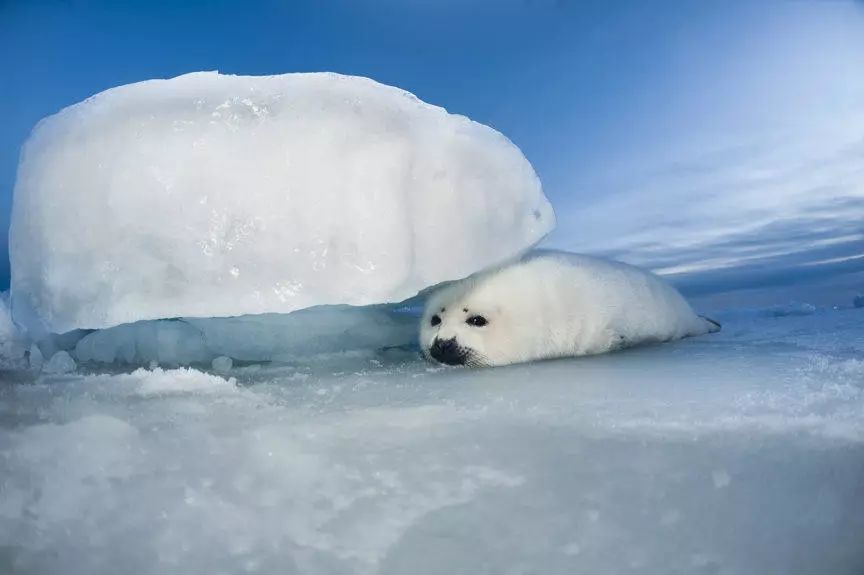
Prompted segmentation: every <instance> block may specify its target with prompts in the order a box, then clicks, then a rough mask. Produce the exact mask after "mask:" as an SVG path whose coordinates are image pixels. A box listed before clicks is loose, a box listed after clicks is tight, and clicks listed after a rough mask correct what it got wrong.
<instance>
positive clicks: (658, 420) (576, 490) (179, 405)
mask: <svg viewBox="0 0 864 575" xmlns="http://www.w3.org/2000/svg"><path fill="white" fill-rule="evenodd" d="M844 303H845V304H846V308H845V309H839V310H834V309H831V308H818V309H816V310H815V311H814V312H813V313H809V314H806V315H795V314H792V315H773V314H769V313H766V312H765V311H764V309H770V307H768V308H763V309H761V310H759V309H754V310H751V311H749V312H747V313H739V312H737V311H734V310H729V311H724V310H714V311H713V312H712V313H714V312H716V313H715V315H716V317H717V319H718V320H720V321H722V322H723V323H724V329H723V331H722V332H720V333H718V334H716V335H714V336H712V337H707V338H692V339H686V340H681V341H676V342H672V343H667V344H663V345H657V346H651V347H643V348H638V349H631V350H627V351H623V352H618V353H612V354H606V355H601V356H593V357H587V358H570V359H563V360H557V361H547V362H541V363H535V364H525V365H520V366H513V367H507V368H498V369H484V370H469V369H458V368H446V367H434V366H430V365H429V364H427V363H426V362H424V361H423V360H422V359H420V358H419V356H418V354H416V353H410V352H404V351H398V350H396V351H394V350H390V351H388V352H387V353H381V354H376V355H375V356H364V355H357V356H344V355H340V354H337V355H334V356H332V357H330V358H326V357H325V358H319V360H317V361H312V360H309V361H306V362H303V361H298V362H295V363H294V364H292V365H278V366H276V365H260V364H252V365H250V364H245V365H240V364H239V363H235V365H234V366H233V367H232V368H231V369H230V371H229V372H228V373H225V374H212V373H207V372H205V371H202V370H196V369H188V368H181V369H160V368H156V369H152V370H149V369H137V370H135V371H133V372H131V373H120V374H111V375H109V374H103V375H86V374H83V373H80V372H79V373H75V374H67V375H63V376H54V375H47V374H43V376H42V377H40V378H39V379H38V380H36V381H35V382H33V383H32V384H28V385H8V384H3V383H0V422H2V427H0V469H2V470H3V471H2V478H3V481H2V489H0V541H2V547H0V572H3V573H16V574H21V575H28V574H31V573H32V574H37V573H63V574H67V575H78V574H81V575H83V574H87V575H100V574H103V573H104V574H113V573H116V572H117V569H118V565H121V566H122V570H123V572H124V573H128V574H129V575H138V574H145V573H166V574H173V573H216V572H219V573H246V572H249V573H255V572H257V573H285V574H302V575H306V574H309V575H317V574H320V573H329V574H334V575H338V574H342V573H344V574H360V575H364V574H367V575H371V574H380V575H387V574H394V575H395V574H405V573H411V574H417V575H423V574H430V575H431V574H433V573H451V574H466V575H467V574H472V575H473V574H477V573H544V574H547V575H557V574H562V575H564V574H571V573H635V574H644V575H656V574H687V575H690V574H729V575H733V574H734V575H763V574H765V573H783V574H784V575H811V574H813V573H831V574H832V575H859V574H860V573H861V572H862V567H864V548H862V546H861V541H862V540H864V514H862V513H861V512H860V510H861V508H862V504H864V494H862V492H861V480H862V472H864V468H862V462H864V361H862V359H861V358H862V357H864V330H862V329H861V321H862V318H864V311H862V310H861V309H855V308H852V307H851V306H850V305H849V301H848V299H847V300H844Z"/></svg>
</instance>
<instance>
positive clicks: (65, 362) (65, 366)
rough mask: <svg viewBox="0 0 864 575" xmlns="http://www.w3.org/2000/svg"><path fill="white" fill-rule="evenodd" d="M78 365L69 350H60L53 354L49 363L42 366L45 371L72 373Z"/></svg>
mask: <svg viewBox="0 0 864 575" xmlns="http://www.w3.org/2000/svg"><path fill="white" fill-rule="evenodd" d="M76 367H77V365H76V364H75V360H74V359H72V356H71V355H69V352H67V351H58V352H57V353H55V354H54V355H52V356H51V359H49V360H48V363H46V364H45V366H44V367H43V368H42V370H43V371H44V372H45V373H58V374H59V373H70V372H73V371H75V368H76Z"/></svg>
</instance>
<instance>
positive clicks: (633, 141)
mask: <svg viewBox="0 0 864 575" xmlns="http://www.w3.org/2000/svg"><path fill="white" fill-rule="evenodd" d="M0 69H2V77H4V78H5V80H4V82H3V89H2V90H0V110H4V111H5V112H6V118H5V119H4V123H3V128H2V130H0V228H2V229H4V230H5V229H6V228H7V227H8V218H9V207H10V203H11V193H12V188H13V186H14V178H15V168H16V164H17V158H18V153H19V148H20V146H21V144H22V143H23V141H24V140H25V139H26V137H27V134H28V133H29V131H30V130H31V128H32V127H33V125H34V124H35V123H36V122H37V121H38V120H39V119H40V118H41V117H44V116H46V115H48V114H51V113H54V112H56V111H58V110H60V109H61V108H63V107H64V106H67V105H69V104H73V103H75V102H77V101H79V100H82V99H84V98H86V97H87V96H90V95H92V94H94V93H96V92H99V91H101V90H104V89H106V88H109V87H112V86H116V85H119V84H124V83H129V82H134V81H138V80H144V79H148V78H164V77H171V76H175V75H178V74H182V73H185V72H190V71H194V70H214V69H216V70H220V71H222V72H225V73H236V74H275V73H284V72H294V71H317V70H329V71H336V72H342V73H347V74H358V75H364V76H369V77H372V78H374V79H376V80H378V81H381V82H384V83H387V84H393V85H396V86H399V87H402V88H404V89H407V90H409V91H411V92H414V93H415V94H417V95H418V96H419V97H420V98H422V99H424V100H426V101H428V102H431V103H434V104H437V105H441V106H444V107H445V108H447V109H448V110H450V111H452V112H457V113H462V114H466V115H468V116H470V117H472V118H473V119H476V120H478V121H481V122H484V123H488V124H490V125H492V126H494V127H495V128H497V129H499V130H500V131H502V132H504V133H505V134H506V135H507V136H509V137H510V138H511V139H512V140H513V141H514V142H515V143H516V144H517V145H519V146H520V147H521V148H522V150H523V151H524V152H525V154H526V156H527V157H528V158H529V159H530V160H531V162H532V163H533V164H534V166H535V168H536V169H537V171H538V173H539V174H540V176H541V179H542V180H543V182H544V187H545V190H546V193H547V195H548V196H549V198H550V200H551V201H552V203H553V205H554V206H555V207H556V211H557V212H558V216H559V229H558V230H556V232H554V233H553V235H552V236H551V237H550V238H549V240H548V243H549V245H552V246H555V247H563V248H568V249H575V250H582V251H591V252H600V253H607V254H611V255H615V256H617V257H620V258H623V259H626V260H630V261H634V262H636V263H642V264H645V265H649V266H651V267H653V268H655V269H661V270H664V271H666V272H667V273H673V274H674V273H683V274H691V275H692V274H697V275H698V274H699V273H705V274H707V275H706V276H705V277H715V278H716V275H717V273H718V270H720V271H722V270H732V269H735V270H738V272H742V270H743V272H746V270H747V269H748V266H749V267H753V266H754V265H755V266H756V267H757V268H758V269H759V270H760V273H763V272H764V270H765V265H766V263H770V264H771V265H774V266H775V267H777V268H778V269H780V270H781V271H780V272H778V273H779V275H776V274H775V275H776V277H775V279H774V281H791V280H792V279H794V278H795V277H806V276H807V274H808V273H809V274H811V275H812V274H813V273H817V274H818V270H819V269H821V268H819V267H818V266H819V265H822V263H824V264H825V265H826V266H829V267H826V268H825V270H829V269H830V270H834V271H832V272H831V273H841V272H842V273H846V272H849V271H853V272H854V271H857V270H860V269H862V268H864V265H862V262H861V261H858V260H856V258H855V256H856V255H860V254H861V253H864V242H862V238H864V236H862V235H861V233H862V228H861V225H860V222H861V221H862V219H861V218H862V217H864V189H862V181H864V173H862V163H864V4H862V3H860V2H857V3H856V2H851V1H850V2H848V3H847V2H842V1H837V2H812V3H808V2H779V1H778V2H770V1H758V2H756V1H754V2H734V1H733V2H711V1H703V2H650V1H648V2H646V1H635V0H634V1H626V0H625V1H622V2H601V1H590V2H577V1H575V0H573V1H568V0H525V1H521V2H516V1H510V0H494V1H493V0H490V1H482V2H481V1H477V2H471V1H463V2H457V1H455V0H438V1H426V0H403V1H396V0H375V1H368V2H362V1H357V0H353V1H350V0H346V1H340V0H335V1H329V2H321V1H311V0H310V1H305V0H304V1H288V0H262V1H210V2H204V1H198V0H191V1H184V2H179V1H174V2H165V1H160V0H151V1H148V2H144V1H131V2H125V3H123V2H116V1H115V2H100V1H97V0H90V1H87V0H66V1H48V0H44V1H43V0H7V1H6V2H0ZM6 249H7V248H6V240H5V234H4V237H3V238H2V240H0V253H2V254H3V255H2V256H0V262H2V263H0V288H3V287H4V286H6V285H8V263H6V258H5V252H6ZM814 265H815V266H817V267H815V268H814V267H813V266H814ZM802 266H804V267H802ZM806 266H810V267H806ZM781 268H782V269H781ZM814 270H816V272H814ZM837 270H839V272H838V271H837ZM709 272H710V273H709ZM799 272H800V273H799ZM712 273H713V274H714V275H713V276H711V274H712ZM727 275H728V277H735V276H734V274H731V273H730V274H727ZM745 275H746V273H745ZM751 276H752V274H751ZM763 276H764V273H763V275H759V274H756V276H753V277H759V278H761V279H759V280H758V281H765V279H764V277H763ZM742 281H743V280H742ZM744 283H746V282H744Z"/></svg>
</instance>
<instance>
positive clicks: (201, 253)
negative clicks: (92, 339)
mask: <svg viewBox="0 0 864 575" xmlns="http://www.w3.org/2000/svg"><path fill="white" fill-rule="evenodd" d="M553 226H554V214H553V212H552V208H551V206H550V204H549V202H548V201H547V200H546V197H545V196H544V195H543V192H542V190H541V186H540V181H539V179H538V178H537V176H536V174H535V173H534V170H533V168H532V167H531V165H530V163H529V162H528V161H527V160H526V159H525V157H524V156H523V155H522V153H521V152H520V151H519V149H518V148H517V147H516V146H514V145H513V144H512V143H511V142H510V141H509V140H508V139H507V138H506V137H504V136H503V135H501V134H500V133H498V132H496V131H495V130H493V129H491V128H489V127H487V126H484V125H482V124H478V123H476V122H472V121H471V120H469V119H468V118H465V117H463V116H457V115H451V114H448V113H447V112H446V111H445V110H444V109H443V108H438V107H435V106H431V105H429V104H426V103H424V102H422V101H420V100H418V99H417V98H416V97H414V96H413V95H412V94H409V93H408V92H404V91H402V90H399V89H397V88H393V87H389V86H384V85H382V84H378V83H376V82H374V81H372V80H369V79H367V78H359V77H351V76H340V75H337V74H286V75H281V76H266V77H244V76H227V75H220V74H218V73H215V72H203V73H194V74H187V75H184V76H180V77H178V78H174V79H170V80H152V81H147V82H141V83H137V84H131V85H127V86H121V87H119V88H114V89H111V90H107V91H105V92H102V93H100V94H97V95H96V96H93V97H92V98H89V99H87V100H85V101H84V102H81V103H79V104H76V105H74V106H71V107H69V108H66V109H65V110H63V111H61V112H60V113H59V114H56V115H54V116H51V117H49V118H47V119H45V120H43V121H42V122H41V123H40V124H39V125H38V126H37V128H36V129H35V130H34V132H33V134H32V136H31V137H30V139H29V140H28V142H27V144H26V146H25V148H24V152H23V154H22V161H21V164H20V166H19V171H18V177H17V181H16V187H15V194H14V206H13V213H12V225H11V232H10V251H11V263H12V302H13V312H14V313H13V315H14V317H15V320H16V321H17V322H20V323H22V324H24V325H26V326H27V328H28V329H29V330H30V331H31V332H33V333H37V332H40V333H41V332H43V331H47V332H53V333H63V332H66V331H70V330H73V329H76V328H102V327H109V326H113V325H118V324H123V323H131V322H135V321H139V320H144V319H159V318H173V317H182V316H196V317H216V316H237V315H243V314H262V313H271V312H280V313H285V312H290V311H293V310H297V309H302V308H306V307H310V306H315V305H323V304H352V305H365V304H374V303H385V302H396V301H401V300H404V299H406V298H408V297H411V296H413V295H414V294H416V293H417V292H418V291H419V290H421V289H423V288H425V287H428V286H430V285H434V284H437V283H440V282H442V281H445V280H452V279H457V278H461V277H465V276H467V275H469V274H471V273H473V272H475V271H477V270H478V269H480V268H482V267H485V266H487V265H490V264H494V263H498V262H500V261H502V260H504V259H507V258H509V257H512V256H514V255H517V254H519V253H521V252H522V251H524V250H525V249H527V248H529V247H530V246H532V245H533V244H535V243H536V242H538V241H539V240H540V239H541V238H542V237H543V236H544V235H546V233H547V232H549V231H550V230H551V229H552V227H553Z"/></svg>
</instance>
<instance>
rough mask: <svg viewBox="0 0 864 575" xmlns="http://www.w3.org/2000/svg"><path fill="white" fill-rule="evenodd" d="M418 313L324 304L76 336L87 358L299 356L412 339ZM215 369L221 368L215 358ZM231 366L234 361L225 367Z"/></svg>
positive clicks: (203, 360) (78, 350) (191, 360)
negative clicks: (285, 312) (276, 312)
mask: <svg viewBox="0 0 864 575" xmlns="http://www.w3.org/2000/svg"><path fill="white" fill-rule="evenodd" d="M416 322H417V318H416V317H415V316H414V315H412V314H408V313H401V312H399V311H396V310H392V309H390V308H389V306H366V307H351V306H323V307H315V308H310V309H304V310H299V311H296V312H293V313H290V314H264V315H253V316H241V317H230V318H200V319H195V318H183V319H173V320H158V321H141V322H136V323H132V324H123V325H119V326H116V327H112V328H108V329H104V330H98V331H94V332H92V333H89V334H87V335H85V336H84V337H83V338H81V339H80V340H78V342H77V343H76V344H74V355H75V357H76V358H78V361H81V362H85V363H96V364H99V363H103V364H104V363H113V364H129V365H148V364H149V363H150V362H155V363H156V364H157V365H161V366H167V367H176V366H179V365H190V364H208V363H210V362H213V361H214V360H216V359H217V358H219V357H220V356H224V358H223V359H221V360H219V362H218V364H219V366H222V367H224V366H225V365H226V362H225V360H228V362H231V361H232V360H240V361H252V362H262V361H272V360H279V361H290V360H292V359H294V358H297V357H308V356H313V355H317V354H327V353H334V352H336V353H338V352H346V351H360V350H379V349H383V348H388V347H398V346H403V345H406V344H412V343H413V342H414V339H415V337H416V329H417V327H416ZM213 369H214V370H216V371H221V369H220V368H219V367H217V366H216V365H215V364H213ZM228 369H230V365H229V367H228Z"/></svg>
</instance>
